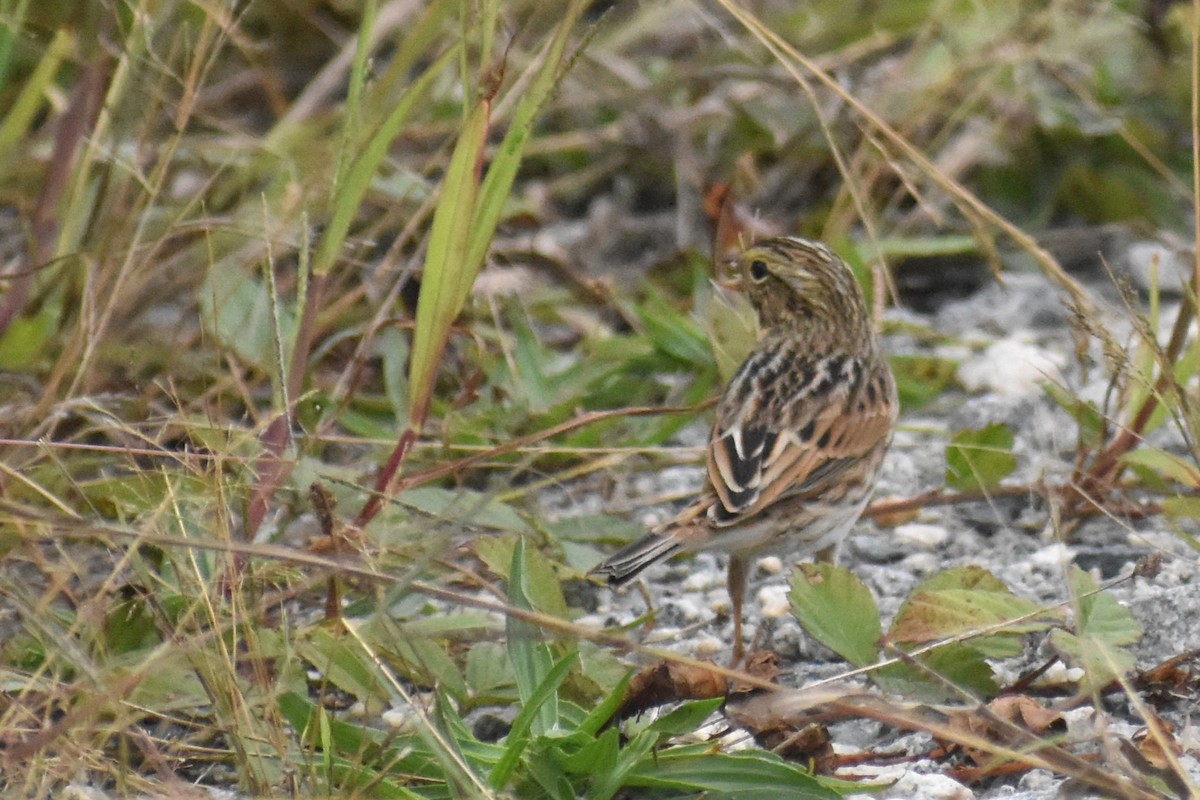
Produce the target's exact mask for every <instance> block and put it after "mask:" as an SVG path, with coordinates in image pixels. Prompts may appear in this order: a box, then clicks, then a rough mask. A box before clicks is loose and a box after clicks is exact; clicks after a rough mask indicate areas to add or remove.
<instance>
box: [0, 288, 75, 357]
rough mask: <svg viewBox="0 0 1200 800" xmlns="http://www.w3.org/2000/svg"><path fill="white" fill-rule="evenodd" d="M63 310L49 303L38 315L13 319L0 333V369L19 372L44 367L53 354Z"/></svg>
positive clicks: (20, 316)
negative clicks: (55, 335) (52, 350)
mask: <svg viewBox="0 0 1200 800" xmlns="http://www.w3.org/2000/svg"><path fill="white" fill-rule="evenodd" d="M61 311H62V309H61V306H60V304H58V303H48V304H46V305H45V306H43V307H42V308H41V309H40V310H38V312H37V313H35V314H31V315H25V314H21V315H18V316H15V317H13V319H12V320H11V321H10V322H9V323H8V327H7V328H6V329H5V330H4V333H3V334H0V369H2V370H8V371H13V372H16V371H21V370H27V369H32V368H34V367H38V366H39V365H41V363H42V361H43V359H45V358H48V357H49V356H50V354H51V348H50V347H49V345H50V341H51V338H52V337H53V336H54V334H55V332H56V331H57V330H58V324H59V320H60V318H61V316H62V313H61Z"/></svg>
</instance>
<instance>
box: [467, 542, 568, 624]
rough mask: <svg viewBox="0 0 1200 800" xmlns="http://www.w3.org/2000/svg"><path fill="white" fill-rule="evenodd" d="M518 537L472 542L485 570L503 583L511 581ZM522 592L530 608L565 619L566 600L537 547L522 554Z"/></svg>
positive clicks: (547, 560)
mask: <svg viewBox="0 0 1200 800" xmlns="http://www.w3.org/2000/svg"><path fill="white" fill-rule="evenodd" d="M522 543H523V542H522V539H521V537H519V536H486V537H480V538H478V539H477V540H476V541H475V553H476V555H478V556H479V557H480V558H481V559H483V562H484V563H485V564H487V566H488V569H490V570H491V571H492V572H494V573H496V574H497V575H499V576H500V577H502V578H505V579H506V580H510V581H511V580H512V574H511V573H510V572H509V570H510V569H511V566H512V563H513V559H514V558H515V555H514V553H515V552H516V548H517V547H518V546H520V545H521V544H522ZM523 570H524V575H525V577H526V588H525V590H524V591H525V593H526V597H527V599H528V601H529V602H530V603H531V604H532V607H533V608H535V609H537V610H538V611H541V612H542V613H544V614H549V615H551V616H554V617H566V616H567V601H566V599H565V598H564V597H563V593H562V585H561V584H560V583H559V580H558V575H557V574H556V573H555V571H554V566H553V565H552V564H551V563H550V561H549V559H547V558H546V557H545V556H544V555H542V554H541V553H540V552H539V551H538V550H537V549H536V548H526V549H525V555H524V566H523Z"/></svg>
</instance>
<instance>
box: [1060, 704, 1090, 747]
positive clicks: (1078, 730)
mask: <svg viewBox="0 0 1200 800" xmlns="http://www.w3.org/2000/svg"><path fill="white" fill-rule="evenodd" d="M1060 716H1061V717H1062V718H1063V721H1064V722H1066V723H1067V735H1068V736H1070V737H1071V738H1072V739H1075V740H1080V741H1082V740H1090V739H1092V738H1093V737H1094V736H1095V735H1096V709H1094V708H1092V707H1091V706H1081V707H1080V708H1072V709H1069V710H1067V711H1064V712H1062V714H1061V715H1060Z"/></svg>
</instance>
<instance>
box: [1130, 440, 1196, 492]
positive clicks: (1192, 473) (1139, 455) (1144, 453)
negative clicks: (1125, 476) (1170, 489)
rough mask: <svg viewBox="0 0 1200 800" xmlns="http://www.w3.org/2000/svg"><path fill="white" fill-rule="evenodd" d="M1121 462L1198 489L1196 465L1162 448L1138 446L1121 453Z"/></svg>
mask: <svg viewBox="0 0 1200 800" xmlns="http://www.w3.org/2000/svg"><path fill="white" fill-rule="evenodd" d="M1121 463H1122V464H1128V465H1130V466H1139V467H1147V468H1149V469H1151V470H1153V471H1154V472H1156V473H1157V474H1159V475H1161V476H1162V477H1164V478H1167V479H1168V480H1172V481H1175V482H1176V483H1182V484H1183V485H1184V486H1187V487H1188V488H1190V489H1200V470H1197V469H1196V465H1195V464H1192V463H1189V462H1187V461H1185V460H1184V459H1182V458H1180V457H1179V456H1176V455H1172V454H1171V453H1168V452H1165V451H1163V450H1155V449H1153V448H1149V447H1140V448H1138V449H1137V450H1131V451H1129V452H1127V453H1124V454H1122V456H1121Z"/></svg>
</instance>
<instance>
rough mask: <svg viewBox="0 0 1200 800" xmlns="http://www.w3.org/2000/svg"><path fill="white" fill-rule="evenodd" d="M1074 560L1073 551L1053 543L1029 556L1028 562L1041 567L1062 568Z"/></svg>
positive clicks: (1063, 545) (1061, 544)
mask: <svg viewBox="0 0 1200 800" xmlns="http://www.w3.org/2000/svg"><path fill="white" fill-rule="evenodd" d="M1074 560H1075V551H1074V550H1073V549H1071V548H1070V547H1068V546H1067V545H1065V544H1063V543H1062V542H1055V543H1054V544H1051V545H1048V546H1046V547H1043V548H1041V549H1040V550H1035V551H1033V552H1032V553H1030V555H1029V561H1030V562H1031V563H1033V564H1035V565H1037V566H1041V567H1062V566H1066V565H1067V564H1070V563H1071V562H1072V561H1074Z"/></svg>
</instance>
